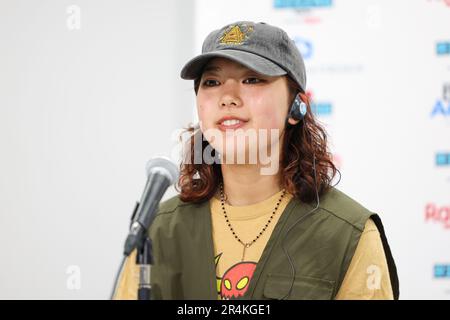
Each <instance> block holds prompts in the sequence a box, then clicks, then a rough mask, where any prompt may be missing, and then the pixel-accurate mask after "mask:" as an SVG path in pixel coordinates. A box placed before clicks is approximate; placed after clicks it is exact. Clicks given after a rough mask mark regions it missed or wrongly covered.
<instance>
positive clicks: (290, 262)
mask: <svg viewBox="0 0 450 320" xmlns="http://www.w3.org/2000/svg"><path fill="white" fill-rule="evenodd" d="M313 170H314V185H315V187H316V199H317V205H316V207H315V208H314V209H312V210H311V211H310V212H308V213H307V214H305V215H303V216H302V217H300V218H299V219H297V221H295V223H294V224H293V225H291V227H290V228H289V229H288V231H287V232H286V234H285V235H284V238H283V240H281V247H282V248H283V252H284V254H285V255H286V256H287V258H288V260H289V264H290V265H291V271H292V272H291V273H292V280H291V286H290V288H289V291H288V293H287V294H286V295H285V296H284V297H282V298H281V299H280V300H284V299H287V298H288V297H289V296H290V295H291V292H292V288H293V287H294V280H295V266H294V263H293V262H292V259H291V256H290V255H289V252H288V251H287V250H286V248H285V247H284V241H285V239H286V237H287V236H288V234H289V232H291V230H292V229H293V228H294V227H295V225H296V224H297V223H299V222H301V221H302V220H303V219H305V218H306V217H308V216H309V215H310V214H312V213H313V212H314V211H316V210H317V209H318V208H319V204H320V202H319V192H318V190H317V181H316V155H315V154H313Z"/></svg>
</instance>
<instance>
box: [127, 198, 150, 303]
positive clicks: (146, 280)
mask: <svg viewBox="0 0 450 320" xmlns="http://www.w3.org/2000/svg"><path fill="white" fill-rule="evenodd" d="M138 208H139V202H136V205H135V207H134V210H133V214H132V216H131V225H133V221H135V217H136V212H137V210H138ZM138 239H139V240H138V242H137V248H136V251H137V252H136V253H137V254H136V265H138V266H139V286H138V292H137V297H138V300H151V285H150V271H151V265H152V264H153V246H152V241H151V240H150V238H149V237H148V236H147V235H146V236H143V237H139V236H138Z"/></svg>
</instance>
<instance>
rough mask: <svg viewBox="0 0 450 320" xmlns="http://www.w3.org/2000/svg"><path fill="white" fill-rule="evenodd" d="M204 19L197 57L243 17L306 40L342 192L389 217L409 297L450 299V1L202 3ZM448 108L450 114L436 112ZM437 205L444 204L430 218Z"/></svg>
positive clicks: (403, 292)
mask: <svg viewBox="0 0 450 320" xmlns="http://www.w3.org/2000/svg"><path fill="white" fill-rule="evenodd" d="M196 16H197V18H196V19H195V35H196V51H197V52H200V51H201V44H202V42H203V39H204V38H205V37H206V36H207V35H208V33H209V32H210V31H212V30H215V29H219V28H221V27H222V26H224V25H226V24H228V23H231V22H235V21H239V20H250V21H255V22H266V23H269V24H273V25H276V26H279V27H281V28H283V29H284V30H286V32H287V33H288V35H289V36H290V37H291V38H292V39H294V40H295V41H296V43H297V45H298V47H299V48H300V50H301V52H302V53H303V54H304V57H305V64H306V68H307V78H308V84H307V90H309V91H310V92H311V93H312V97H313V99H314V100H315V102H316V105H317V111H318V112H319V117H320V120H321V121H322V122H323V123H324V124H325V127H326V129H327V131H328V133H329V135H330V140H331V150H332V152H333V154H334V155H335V158H336V160H337V161H336V162H337V163H338V166H339V168H340V170H341V173H342V179H341V182H340V183H339V185H338V188H340V189H341V190H342V191H344V192H346V193H347V194H348V195H350V196H351V197H353V198H354V199H355V200H357V201H359V202H360V203H361V204H363V205H364V206H365V207H366V208H368V209H370V210H372V211H374V212H377V213H379V214H380V216H381V218H382V220H383V222H384V225H385V229H386V232H387V236H388V239H389V242H390V245H391V249H392V251H393V254H394V258H395V259H396V263H397V267H398V272H399V277H400V297H401V298H402V299H431V298H437V299H449V298H450V228H449V227H450V166H449V165H448V162H447V165H439V166H437V165H436V157H437V154H439V153H443V154H448V153H449V152H450V89H447V94H446V96H443V90H444V88H445V87H446V86H449V85H450V55H449V54H442V55H441V54H440V55H437V44H438V43H441V42H443V43H444V44H441V45H440V48H441V50H439V51H444V52H445V51H446V50H447V51H450V49H446V45H445V43H449V42H450V1H443V0H442V1H438V0H436V1H429V0H393V1H388V0H379V1H375V0H333V1H331V0H284V1H283V0H246V1H242V0H227V1H211V0H196ZM448 46H449V47H450V45H448ZM438 101H440V102H441V103H442V105H443V106H444V108H443V109H444V110H445V112H442V111H436V112H435V115H434V116H432V114H433V109H435V105H436V103H437V102H438ZM437 110H442V108H440V107H438V108H437ZM427 204H433V205H435V207H436V208H437V209H436V210H435V213H434V214H433V210H429V216H428V218H427V216H426V210H425V208H426V206H427ZM430 208H432V207H431V206H430ZM446 225H447V226H448V227H447V228H446Z"/></svg>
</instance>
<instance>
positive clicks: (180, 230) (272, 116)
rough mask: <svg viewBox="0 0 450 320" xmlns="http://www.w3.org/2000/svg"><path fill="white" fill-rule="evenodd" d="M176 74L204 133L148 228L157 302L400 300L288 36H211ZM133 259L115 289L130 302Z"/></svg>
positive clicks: (259, 32) (380, 241)
mask: <svg viewBox="0 0 450 320" xmlns="http://www.w3.org/2000/svg"><path fill="white" fill-rule="evenodd" d="M181 76H182V78H184V79H192V80H194V89H195V94H196V97H197V111H198V117H199V120H200V123H199V126H190V127H189V128H188V132H190V133H191V138H190V140H189V141H188V142H189V144H188V148H186V150H185V156H184V158H183V161H182V163H181V166H180V168H181V176H180V180H179V183H178V185H177V190H178V191H179V192H180V194H179V195H177V196H175V197H173V198H171V199H169V200H167V201H164V202H163V203H161V204H160V207H159V212H158V215H157V216H156V218H155V220H154V222H153V224H152V226H151V229H150V237H151V239H152V241H153V254H154V265H153V267H152V271H151V284H152V295H153V298H154V299H237V298H241V299H397V298H398V296H399V285H398V278H397V271H396V267H395V263H394V260H393V258H392V255H391V251H390V248H389V245H388V242H387V239H386V236H385V233H384V230H383V226H382V223H381V220H380V218H379V217H378V215H376V214H375V213H372V212H370V211H369V210H367V209H366V208H364V207H363V206H362V205H360V204H359V203H357V202H356V201H354V200H353V199H351V198H350V197H348V196H347V195H345V194H344V193H343V192H341V191H339V190H338V189H336V188H335V187H334V186H332V185H331V181H332V180H333V178H334V177H335V174H336V171H337V169H336V168H335V166H334V164H333V162H332V159H331V154H330V153H329V152H328V146H327V137H326V132H325V130H324V129H323V128H322V127H321V126H320V125H319V123H318V122H317V120H316V119H315V116H314V115H313V113H312V112H311V106H310V103H309V100H308V97H307V95H306V94H305V88H306V74H305V67H304V62H303V59H302V57H301V54H300V52H299V51H298V49H297V47H296V45H295V43H294V42H293V41H292V40H291V39H290V38H289V37H288V35H287V34H286V32H284V31H283V30H282V29H280V28H277V27H275V26H271V25H269V24H266V23H254V22H250V21H239V22H235V23H232V24H229V25H227V26H224V27H223V28H221V29H219V30H215V31H213V32H211V33H210V34H209V35H208V37H207V38H206V39H205V41H204V43H203V48H202V54H201V55H199V56H197V57H195V58H193V59H192V60H190V61H189V62H188V63H187V64H186V65H185V66H184V68H183V70H182V72H181ZM134 260H135V258H134V257H133V256H132V257H131V258H130V259H129V260H128V262H127V263H126V267H125V271H124V272H123V273H122V277H121V281H120V284H119V287H118V290H117V291H116V295H115V297H116V298H117V299H128V298H131V299H135V298H136V292H137V282H138V270H137V268H136V265H135V264H134Z"/></svg>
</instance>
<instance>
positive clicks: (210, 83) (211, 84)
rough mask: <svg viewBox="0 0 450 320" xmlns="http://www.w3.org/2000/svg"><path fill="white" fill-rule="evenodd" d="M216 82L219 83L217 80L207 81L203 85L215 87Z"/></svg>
mask: <svg viewBox="0 0 450 320" xmlns="http://www.w3.org/2000/svg"><path fill="white" fill-rule="evenodd" d="M214 82H217V80H206V81H205V82H203V85H205V86H207V87H212V86H213V85H214Z"/></svg>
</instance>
